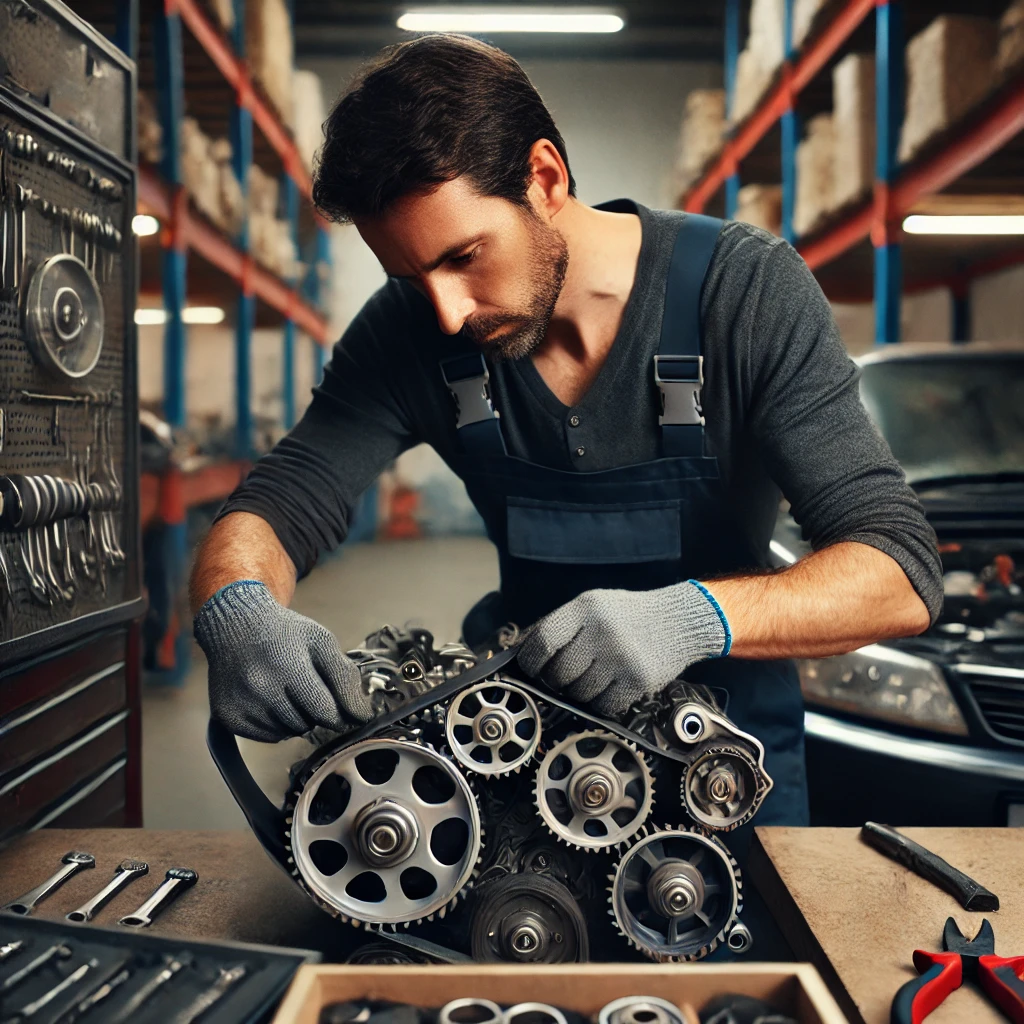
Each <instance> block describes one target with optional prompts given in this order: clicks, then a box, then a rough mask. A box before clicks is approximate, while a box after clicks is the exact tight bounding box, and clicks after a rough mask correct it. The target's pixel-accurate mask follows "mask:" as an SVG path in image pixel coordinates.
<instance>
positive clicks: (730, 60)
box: [725, 0, 740, 217]
mask: <svg viewBox="0 0 1024 1024" xmlns="http://www.w3.org/2000/svg"><path fill="white" fill-rule="evenodd" d="M739 56H740V0H725V110H726V116H727V117H731V116H732V105H733V103H735V102H736V65H737V63H738V61H739ZM739 195H740V175H739V167H738V166H734V167H733V170H732V173H731V174H730V175H729V176H728V177H727V178H726V179H725V215H726V217H735V216H736V208H737V206H738V205H739Z"/></svg>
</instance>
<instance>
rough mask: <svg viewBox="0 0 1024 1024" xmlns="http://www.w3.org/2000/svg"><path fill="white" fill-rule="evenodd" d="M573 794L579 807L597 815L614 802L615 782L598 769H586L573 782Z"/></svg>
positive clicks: (574, 800)
mask: <svg viewBox="0 0 1024 1024" xmlns="http://www.w3.org/2000/svg"><path fill="white" fill-rule="evenodd" d="M571 792H572V797H573V802H574V803H575V804H576V806H577V807H579V808H580V809H581V810H583V811H587V812H588V813H590V814H597V813H598V812H600V811H603V810H604V809H605V808H606V807H607V806H608V805H609V804H610V803H611V802H612V799H613V797H614V795H615V780H614V779H612V778H611V777H610V776H609V775H607V774H606V773H605V772H603V771H600V770H598V769H594V768H584V769H582V770H581V771H579V772H578V773H577V774H576V777H575V778H574V779H573V780H572V784H571Z"/></svg>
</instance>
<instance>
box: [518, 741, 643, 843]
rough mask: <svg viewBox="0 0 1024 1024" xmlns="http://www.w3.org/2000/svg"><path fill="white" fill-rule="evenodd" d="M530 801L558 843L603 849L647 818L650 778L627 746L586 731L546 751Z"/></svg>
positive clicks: (620, 840) (639, 758) (634, 751)
mask: <svg viewBox="0 0 1024 1024" xmlns="http://www.w3.org/2000/svg"><path fill="white" fill-rule="evenodd" d="M534 796H535V800H536V804H537V810H538V811H539V812H540V816H541V818H543V820H544V823H545V824H546V825H547V826H548V828H549V829H550V830H551V831H552V833H554V835H555V836H557V837H558V839H560V840H561V841H562V842H565V843H568V844H570V845H572V846H576V847H578V848H580V849H582V850H587V851H595V850H608V849H611V848H612V847H615V846H618V845H619V844H620V843H623V842H625V841H626V840H628V839H630V838H631V837H632V836H634V835H636V833H637V832H638V831H639V829H640V827H641V826H642V825H643V823H644V821H645V820H646V819H647V815H648V814H650V811H651V802H652V801H653V799H654V779H653V777H652V775H651V771H650V768H649V767H648V766H647V761H646V760H645V759H644V756H643V754H641V753H640V751H639V750H637V749H636V747H634V746H633V745H632V744H631V743H629V742H628V741H627V740H623V739H620V738H619V737H618V736H615V735H613V734H612V733H610V732H605V731H604V730H603V729H591V730H589V731H587V732H577V733H573V734H572V735H570V736H567V737H566V738H565V739H564V740H562V741H561V742H560V743H557V744H556V745H555V746H553V747H552V748H551V749H550V750H549V751H548V752H547V754H546V755H545V757H544V760H543V761H542V762H541V764H540V767H539V768H538V769H537V783H536V789H535V793H534Z"/></svg>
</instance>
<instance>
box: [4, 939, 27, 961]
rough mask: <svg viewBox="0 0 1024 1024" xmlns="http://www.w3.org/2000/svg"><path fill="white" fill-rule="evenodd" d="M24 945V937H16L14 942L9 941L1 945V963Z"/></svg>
mask: <svg viewBox="0 0 1024 1024" xmlns="http://www.w3.org/2000/svg"><path fill="white" fill-rule="evenodd" d="M24 945H25V940H24V939H15V940H14V942H7V943H5V944H4V945H3V946H0V964H2V963H3V962H4V961H5V960H9V959H10V958H11V957H12V956H14V954H15V953H17V952H18V950H19V949H21V948H22V947H23V946H24Z"/></svg>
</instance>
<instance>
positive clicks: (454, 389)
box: [445, 367, 498, 429]
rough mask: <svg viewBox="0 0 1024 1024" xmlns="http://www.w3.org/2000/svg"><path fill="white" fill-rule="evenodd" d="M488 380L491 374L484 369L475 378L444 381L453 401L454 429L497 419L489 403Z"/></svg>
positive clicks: (495, 410)
mask: <svg viewBox="0 0 1024 1024" xmlns="http://www.w3.org/2000/svg"><path fill="white" fill-rule="evenodd" d="M490 380H491V374H490V372H489V371H488V370H487V369H486V367H485V368H484V372H483V373H482V374H480V375H478V376H476V377H466V378H464V379H463V380H446V381H445V383H447V385H448V390H449V391H450V392H451V395H452V398H454V399H455V426H456V429H461V428H462V427H468V426H470V425H471V424H473V423H481V422H483V421H484V420H496V419H497V418H498V410H497V409H495V408H494V403H493V402H492V401H491V389H490V387H489V384H490Z"/></svg>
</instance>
